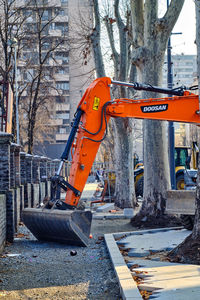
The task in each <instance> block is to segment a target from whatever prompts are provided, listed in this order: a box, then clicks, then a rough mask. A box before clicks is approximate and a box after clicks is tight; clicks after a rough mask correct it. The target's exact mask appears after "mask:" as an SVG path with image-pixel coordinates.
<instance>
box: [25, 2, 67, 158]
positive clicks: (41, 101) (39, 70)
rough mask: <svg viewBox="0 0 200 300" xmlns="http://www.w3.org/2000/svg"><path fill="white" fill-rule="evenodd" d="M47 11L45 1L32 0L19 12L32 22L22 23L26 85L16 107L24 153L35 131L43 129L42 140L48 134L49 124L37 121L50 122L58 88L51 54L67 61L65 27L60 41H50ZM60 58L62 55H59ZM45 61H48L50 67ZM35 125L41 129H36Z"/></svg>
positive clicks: (29, 149)
mask: <svg viewBox="0 0 200 300" xmlns="http://www.w3.org/2000/svg"><path fill="white" fill-rule="evenodd" d="M47 8H48V7H47V5H46V4H45V1H43V2H42V3H41V2H39V3H38V1H35V0H34V1H31V2H30V4H29V6H26V8H24V9H23V13H24V14H25V15H26V16H27V18H29V17H31V20H32V21H31V23H28V22H26V24H25V26H24V31H25V36H24V38H23V45H24V49H23V50H24V51H23V54H22V57H21V68H20V69H21V75H22V77H23V78H25V82H26V84H27V86H26V93H25V95H24V97H23V99H22V101H21V103H20V108H21V114H23V115H24V118H23V119H24V122H23V128H24V132H27V138H26V139H25V140H24V141H23V145H24V146H26V145H27V148H28V149H27V150H28V153H32V151H33V146H34V141H35V140H38V133H39V131H38V129H40V130H41V128H42V129H43V133H44V136H43V137H47V135H48V132H49V131H50V132H49V133H50V134H52V132H51V130H50V129H51V128H52V126H50V125H52V124H50V121H48V122H47V123H46V124H45V122H43V126H42V122H41V119H43V120H45V119H46V120H47V119H50V112H52V111H53V109H52V107H53V104H52V99H53V97H52V96H51V94H53V90H59V89H60V87H56V86H55V80H54V72H53V68H52V67H54V66H55V64H57V61H56V60H57V58H56V57H55V55H54V53H55V51H61V52H62V51H63V50H64V51H65V55H66V59H68V57H67V55H68V54H67V52H66V50H65V49H64V41H65V40H66V36H65V35H66V32H67V28H65V32H63V36H62V38H55V39H54V40H53V39H52V38H48V32H49V28H50V26H51V25H52V23H53V22H54V20H55V18H56V16H57V14H55V15H54V16H51V15H49V14H48V10H47ZM46 12H47V14H46ZM30 49H31V51H30ZM62 55H64V54H63V52H62ZM64 58H65V57H63V59H64ZM49 60H51V65H50V63H49ZM24 62H25V63H24ZM54 70H55V67H54ZM41 116H42V118H41ZM45 116H46V117H45ZM37 122H38V125H39V124H40V125H41V126H42V127H41V126H38V125H37ZM45 135H46V136H45ZM36 136H37V138H36Z"/></svg>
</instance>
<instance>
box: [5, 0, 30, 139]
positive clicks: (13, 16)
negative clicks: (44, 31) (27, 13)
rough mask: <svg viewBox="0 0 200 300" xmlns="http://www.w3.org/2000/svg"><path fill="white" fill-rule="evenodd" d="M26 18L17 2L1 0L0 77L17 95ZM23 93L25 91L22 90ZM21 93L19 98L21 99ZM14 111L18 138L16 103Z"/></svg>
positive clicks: (14, 127)
mask: <svg viewBox="0 0 200 300" xmlns="http://www.w3.org/2000/svg"><path fill="white" fill-rule="evenodd" d="M25 21H26V17H24V16H23V15H22V14H21V7H20V6H19V5H18V3H17V1H16V0H12V1H8V0H0V49H1V57H0V77H1V80H3V81H8V82H9V83H10V85H11V88H12V91H13V93H14V96H15V95H16V93H15V76H16V74H15V68H14V64H15V61H14V60H15V59H14V52H15V51H16V57H17V58H18V57H19V53H20V44H21V40H22V39H23V36H24V33H23V31H22V28H23V24H24V23H25ZM21 91H23V89H21ZM20 97H21V93H19V95H18V98H19V99H20ZM13 106H14V110H13V130H12V131H13V134H14V138H16V124H15V122H16V120H15V116H16V115H15V108H16V107H15V101H14V105H13Z"/></svg>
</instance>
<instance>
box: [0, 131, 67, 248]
mask: <svg viewBox="0 0 200 300" xmlns="http://www.w3.org/2000/svg"><path fill="white" fill-rule="evenodd" d="M11 140H12V136H11V135H10V134H4V133H0V252H1V251H2V250H3V248H4V245H5V242H6V241H8V242H11V243H12V242H13V240H14V235H15V233H16V232H17V230H18V226H19V222H20V221H21V212H22V210H23V209H24V208H25V207H37V205H38V204H40V203H41V202H42V201H43V199H44V198H45V197H50V178H51V176H52V175H54V174H55V171H56V170H57V168H58V165H59V160H50V159H48V158H47V157H39V156H34V155H29V154H26V153H24V152H21V151H20V150H21V149H20V146H19V145H16V144H13V143H11ZM61 175H63V176H65V174H61Z"/></svg>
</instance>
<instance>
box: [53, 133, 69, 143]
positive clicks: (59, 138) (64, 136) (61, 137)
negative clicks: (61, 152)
mask: <svg viewBox="0 0 200 300" xmlns="http://www.w3.org/2000/svg"><path fill="white" fill-rule="evenodd" d="M68 136H69V134H68V133H57V134H56V141H63V142H65V141H67V139H68Z"/></svg>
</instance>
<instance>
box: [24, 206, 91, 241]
mask: <svg viewBox="0 0 200 300" xmlns="http://www.w3.org/2000/svg"><path fill="white" fill-rule="evenodd" d="M22 219H23V222H24V224H25V225H26V227H27V228H28V229H29V230H30V231H31V232H32V234H33V235H34V236H35V237H36V238H37V239H38V240H40V241H50V242H58V243H65V244H69V245H77V246H87V244H88V239H89V234H90V227H91V222H92V213H91V212H90V211H81V210H74V211H72V210H58V209H45V208H43V209H41V208H25V209H24V210H23V212H22Z"/></svg>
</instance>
